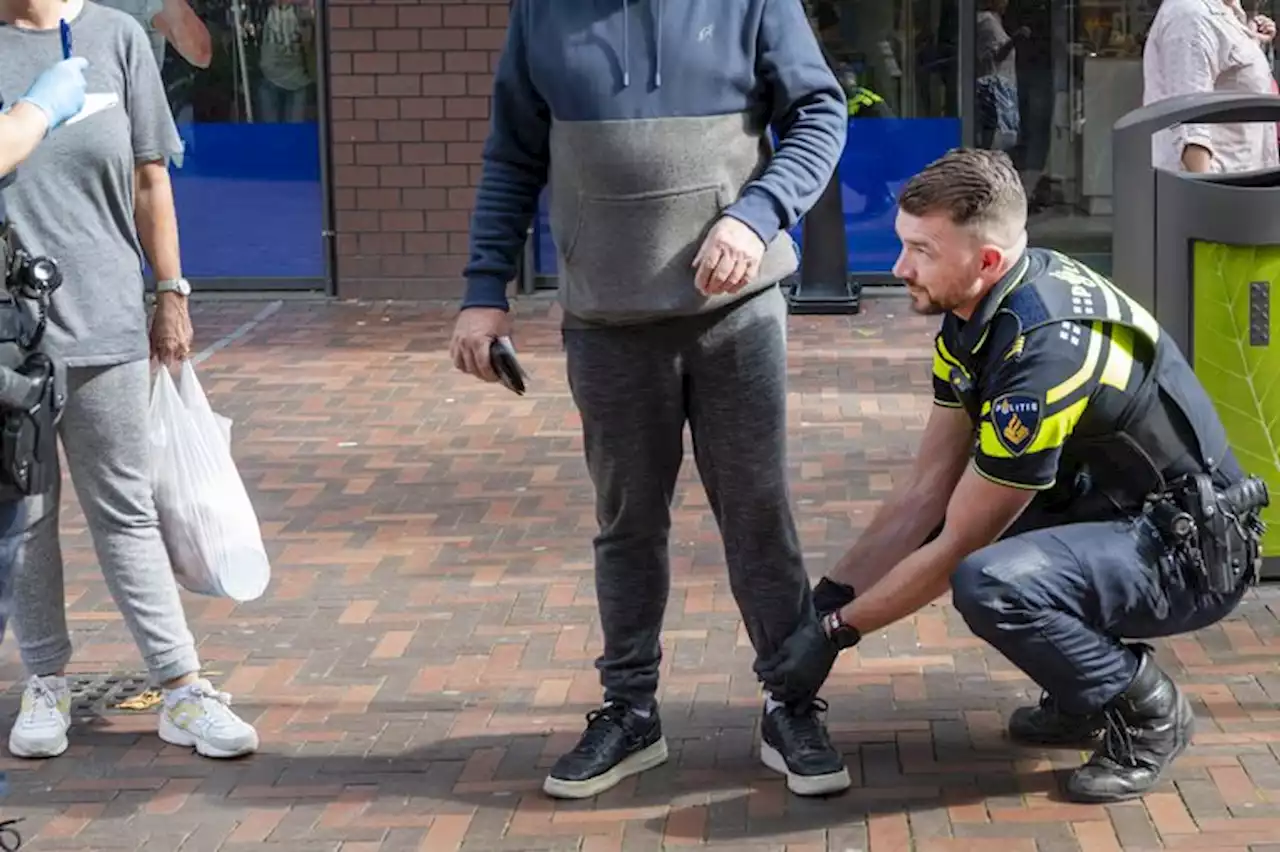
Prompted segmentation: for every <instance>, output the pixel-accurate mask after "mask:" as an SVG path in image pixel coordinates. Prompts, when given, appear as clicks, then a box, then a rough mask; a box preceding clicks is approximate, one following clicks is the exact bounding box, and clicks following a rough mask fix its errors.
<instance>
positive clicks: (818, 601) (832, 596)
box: [813, 577, 856, 615]
mask: <svg viewBox="0 0 1280 852" xmlns="http://www.w3.org/2000/svg"><path fill="white" fill-rule="evenodd" d="M855 596H856V595H855V593H854V591H853V586H846V585H845V584H844V583H837V582H836V581H835V580H829V579H827V578H826V577H823V578H822V579H821V580H819V581H818V585H816V586H814V587H813V608H814V609H815V610H817V611H818V615H825V614H826V613H829V612H835V611H836V610H838V609H841V608H843V607H844V606H846V605H847V604H849V603H850V602H851V601H853V599H854V597H855Z"/></svg>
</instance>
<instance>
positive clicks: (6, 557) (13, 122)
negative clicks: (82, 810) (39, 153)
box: [0, 57, 89, 795]
mask: <svg viewBox="0 0 1280 852" xmlns="http://www.w3.org/2000/svg"><path fill="white" fill-rule="evenodd" d="M88 65H89V60H87V59H85V58H84V57H73V58H71V59H64V60H62V61H61V62H55V63H53V64H52V65H50V66H49V67H48V68H46V69H45V70H44V71H42V72H41V73H40V75H39V76H38V77H36V79H35V80H34V81H32V83H31V85H30V86H28V87H27V90H26V92H24V93H23V95H22V96H21V97H20V98H18V101H17V103H14V104H13V105H12V106H9V107H8V108H4V106H5V103H4V101H5V98H4V92H3V91H0V108H3V109H4V111H3V112H0V277H7V269H8V266H9V263H8V259H7V253H8V247H7V244H8V239H9V223H8V217H7V216H6V215H5V206H4V193H3V190H4V188H5V187H6V186H8V185H9V184H10V183H12V182H13V181H14V179H15V178H16V177H17V174H16V172H15V170H16V169H17V167H18V166H19V165H20V164H21V163H22V161H23V160H25V159H26V158H27V157H29V156H30V155H31V153H32V152H33V151H35V150H36V148H37V147H39V145H40V143H41V142H42V141H43V140H44V139H45V138H46V137H47V136H48V135H49V134H50V133H51V132H53V131H54V130H56V129H57V128H59V127H61V126H62V125H63V124H64V123H65V122H66V121H67V119H69V118H71V117H72V116H73V115H75V114H76V113H78V112H79V111H80V108H81V107H83V106H84V96H85V86H86V84H85V79H84V70H85V68H86V67H88ZM9 284H10V282H8V281H0V286H4V287H8V286H9ZM35 313H36V309H35V308H34V304H33V303H28V302H27V300H19V299H5V300H4V302H3V308H0V322H2V324H3V327H4V328H5V329H6V330H7V332H8V333H7V334H6V339H3V340H0V385H2V386H4V387H6V388H8V387H13V388H15V389H16V388H17V387H18V385H19V383H20V381H21V380H19V379H18V377H17V376H15V375H14V372H15V371H16V370H18V369H19V368H21V367H22V366H23V365H24V364H25V363H26V362H27V361H28V358H29V357H30V356H31V351H30V347H29V346H26V345H24V343H25V341H26V340H27V335H25V334H24V333H23V331H27V330H29V329H30V328H31V325H32V324H31V323H30V319H32V318H33V317H34V316H35ZM24 327H25V328H24ZM53 392H55V393H56V390H54V391H53ZM51 416H53V417H55V418H56V414H54V415H51ZM4 461H5V462H8V461H9V459H4ZM9 485H11V483H7V482H6V481H5V480H4V479H3V478H0V494H3V497H0V640H3V639H4V635H5V631H6V629H7V627H8V622H9V614H10V612H11V610H12V608H13V587H12V583H11V582H10V578H11V576H12V573H13V566H14V564H15V563H16V562H17V560H18V559H19V558H20V555H21V548H22V540H23V534H24V532H25V530H26V517H27V513H26V501H25V500H24V499H23V497H22V493H21V492H20V491H13V492H11V493H8V494H6V493H4V492H6V491H10V489H9V488H7V487H6V486H9ZM7 791H8V779H7V778H6V777H5V776H4V774H3V773H0V795H2V794H4V793H6V792H7Z"/></svg>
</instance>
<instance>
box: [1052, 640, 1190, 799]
mask: <svg viewBox="0 0 1280 852" xmlns="http://www.w3.org/2000/svg"><path fill="white" fill-rule="evenodd" d="M1135 650H1136V649H1135ZM1138 653H1139V654H1141V662H1140V663H1139V666H1138V674H1137V676H1136V677H1135V678H1134V679H1133V683H1132V684H1130V685H1129V688H1128V689H1126V690H1125V691H1124V692H1123V693H1122V694H1121V695H1120V696H1119V697H1118V698H1116V699H1115V700H1114V701H1113V702H1112V703H1111V705H1110V706H1108V707H1107V708H1106V710H1104V711H1103V715H1104V716H1105V718H1106V727H1105V729H1104V731H1103V735H1102V744H1101V745H1100V746H1099V747H1098V750H1097V751H1095V752H1094V753H1093V757H1091V758H1089V762H1088V763H1086V764H1085V765H1084V766H1082V767H1080V768H1079V769H1077V770H1076V771H1075V772H1073V773H1072V774H1071V778H1070V779H1069V780H1068V781H1067V791H1066V792H1067V797H1068V798H1070V799H1072V800H1074V801H1077V802H1119V801H1123V800H1125V799H1133V798H1137V797H1139V796H1142V795H1145V794H1146V793H1149V792H1150V791H1151V789H1152V788H1153V787H1155V786H1156V784H1157V783H1159V781H1160V779H1161V777H1162V776H1163V774H1164V771H1165V769H1167V768H1168V766H1169V764H1170V763H1172V762H1173V760H1174V758H1176V757H1177V756H1178V755H1179V754H1181V753H1182V752H1183V751H1184V750H1185V749H1186V747H1187V745H1188V744H1189V743H1190V742H1191V734H1192V732H1193V731H1194V729H1195V713H1194V712H1193V711H1192V709H1191V704H1190V703H1189V702H1188V701H1187V699H1186V696H1185V695H1183V694H1182V690H1180V689H1178V685H1177V684H1175V683H1174V682H1173V681H1172V680H1171V679H1170V678H1169V676H1168V675H1167V674H1165V673H1164V672H1163V671H1161V670H1160V668H1159V666H1157V665H1156V663H1155V659H1154V657H1153V656H1152V654H1151V651H1150V649H1149V648H1143V649H1142V650H1139V651H1138Z"/></svg>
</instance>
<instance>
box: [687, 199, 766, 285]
mask: <svg viewBox="0 0 1280 852" xmlns="http://www.w3.org/2000/svg"><path fill="white" fill-rule="evenodd" d="M764 249H765V245H764V242H763V241H762V240H761V239H760V237H758V236H757V235H756V232H755V231H753V230H751V229H750V228H748V227H747V226H746V225H744V224H742V223H741V222H739V221H738V220H737V219H734V218H733V217H732V216H722V217H720V221H718V222H716V223H715V225H713V226H712V228H711V232H710V233H708V234H707V238H706V239H705V240H703V241H702V247H701V248H700V249H698V254H697V256H696V257H695V258H694V259H693V268H694V270H695V272H694V276H693V283H694V285H695V286H696V287H697V288H698V291H699V292H700V293H702V294H703V295H704V296H714V295H716V294H717V293H736V292H738V291H739V290H741V289H742V288H743V287H745V286H747V284H748V283H750V281H751V279H752V278H754V277H755V276H756V272H758V271H759V269H760V258H762V257H764Z"/></svg>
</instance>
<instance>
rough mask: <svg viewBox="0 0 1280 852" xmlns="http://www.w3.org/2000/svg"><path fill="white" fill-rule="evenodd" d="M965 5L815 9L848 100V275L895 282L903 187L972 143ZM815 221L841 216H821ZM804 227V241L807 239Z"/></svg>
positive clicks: (881, 0)
mask: <svg viewBox="0 0 1280 852" xmlns="http://www.w3.org/2000/svg"><path fill="white" fill-rule="evenodd" d="M967 5H969V3H967V2H961V0H809V2H807V3H806V7H807V9H808V12H809V17H810V21H811V23H812V25H813V28H814V30H815V32H816V33H817V35H818V37H819V40H820V42H821V43H822V46H823V48H824V50H825V51H826V54H827V59H828V62H829V63H830V64H831V66H832V68H833V70H834V71H835V73H836V77H837V79H839V81H840V84H841V86H842V87H843V88H844V90H845V95H846V97H847V98H848V101H849V131H848V141H847V142H846V144H845V151H844V156H843V157H842V158H841V161H840V166H839V176H840V186H841V192H840V209H839V210H838V211H836V213H838V215H841V216H842V217H843V219H844V228H845V234H846V243H847V260H848V272H849V274H851V275H853V276H856V277H857V278H858V279H859V280H860V281H862V282H863V283H874V282H876V281H877V280H891V278H890V276H889V270H890V269H891V268H892V267H893V264H894V261H895V260H896V258H897V256H898V252H899V249H900V244H899V242H898V239H897V237H896V235H895V234H894V230H893V221H894V216H895V215H896V213H897V204H896V197H897V193H898V190H899V189H900V188H901V187H902V185H903V184H904V183H905V182H906V181H907V180H908V179H909V178H910V177H911V176H912V175H913V174H915V173H916V172H918V171H919V170H920V169H921V168H923V167H924V166H925V165H926V164H927V163H929V162H930V161H931V160H934V159H936V158H937V157H939V156H941V155H942V154H944V153H946V151H948V150H950V149H951V148H954V147H956V146H957V145H959V144H961V141H962V139H963V138H964V133H963V128H962V123H961V114H962V105H961V103H960V100H961V93H960V86H959V85H958V84H959V80H960V75H959V68H960V60H961V55H962V52H963V50H962V44H961V42H962V38H961V36H962V30H961V26H960V21H961V17H962V15H961V9H962V8H963V7H965V6H967ZM810 215H835V214H833V212H832V211H829V210H827V209H825V208H824V209H823V210H817V209H815V210H814V211H813V213H811V214H810ZM800 230H801V229H800V228H797V229H796V231H795V234H796V236H797V238H798V237H799V235H800Z"/></svg>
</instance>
